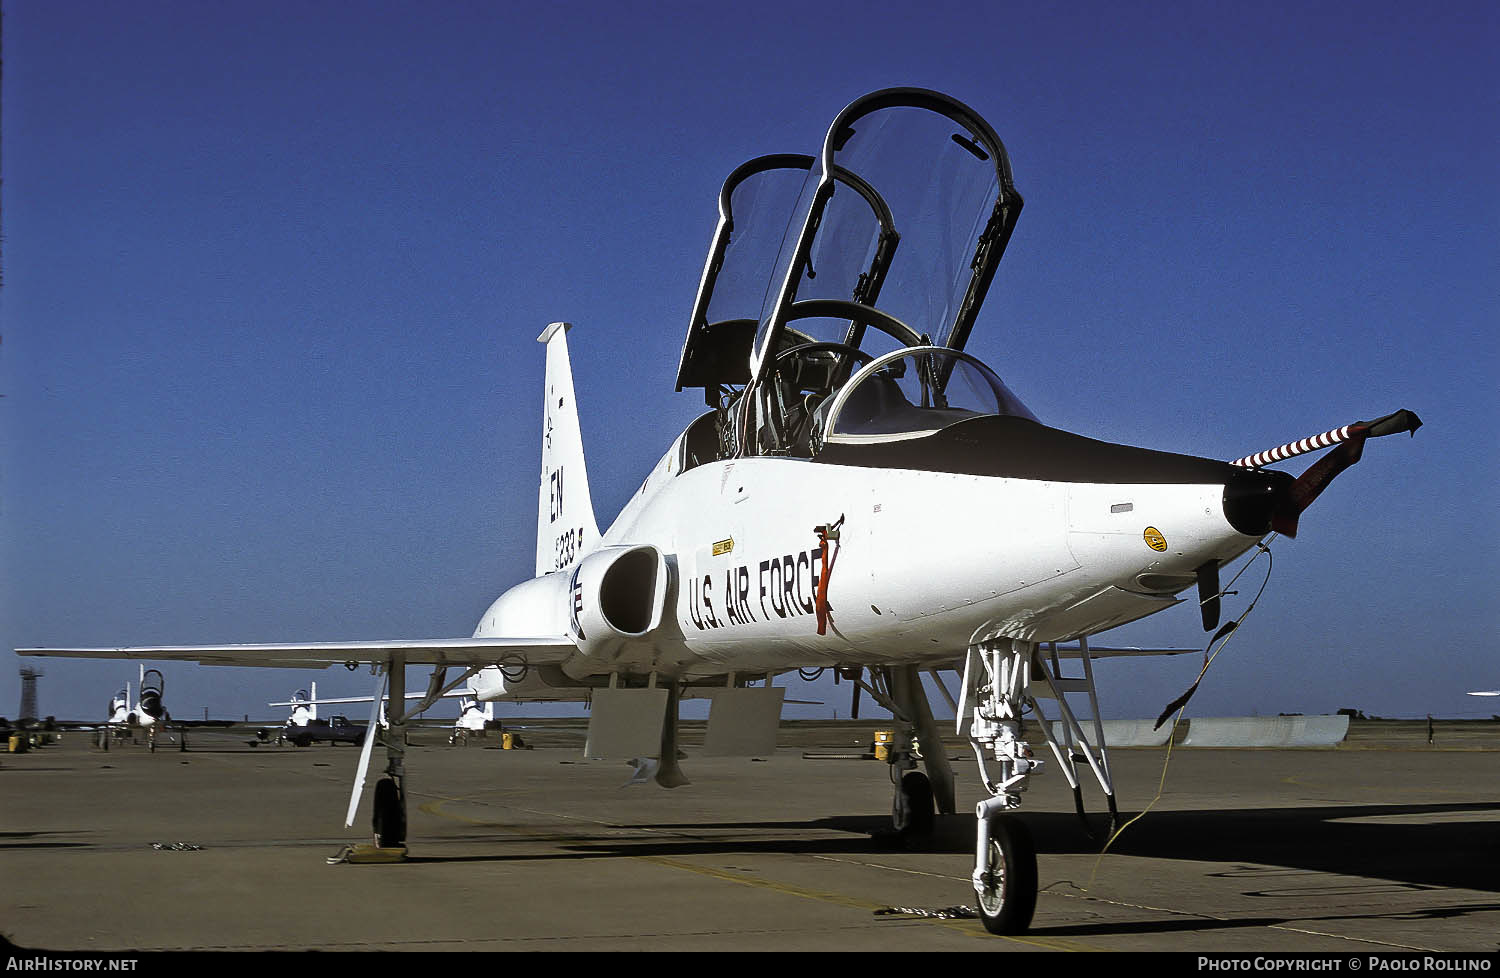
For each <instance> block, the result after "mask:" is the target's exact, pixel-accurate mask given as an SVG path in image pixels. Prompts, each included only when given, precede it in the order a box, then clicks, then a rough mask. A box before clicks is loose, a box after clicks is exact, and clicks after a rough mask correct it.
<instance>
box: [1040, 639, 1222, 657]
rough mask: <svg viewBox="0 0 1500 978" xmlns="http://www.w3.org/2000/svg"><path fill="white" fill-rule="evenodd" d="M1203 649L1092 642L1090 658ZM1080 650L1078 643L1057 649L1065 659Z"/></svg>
mask: <svg viewBox="0 0 1500 978" xmlns="http://www.w3.org/2000/svg"><path fill="white" fill-rule="evenodd" d="M1043 651H1044V652H1045V651H1046V649H1045V647H1044V648H1043ZM1202 651H1203V650H1202V649H1140V648H1122V647H1119V646H1111V645H1095V644H1094V643H1092V642H1090V643H1089V658H1091V659H1108V658H1112V657H1115V656H1138V655H1185V654H1187V653H1189V652H1202ZM1078 652H1079V649H1078V646H1076V645H1074V646H1069V647H1066V648H1060V649H1058V650H1057V654H1058V656H1059V657H1060V658H1063V659H1076V658H1078Z"/></svg>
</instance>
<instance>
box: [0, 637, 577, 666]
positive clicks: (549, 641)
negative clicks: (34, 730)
mask: <svg viewBox="0 0 1500 978" xmlns="http://www.w3.org/2000/svg"><path fill="white" fill-rule="evenodd" d="M576 650H577V646H576V645H574V644H573V641H572V640H571V639H569V638H567V637H565V636H547V637H539V638H509V637H506V638H440V639H417V640H400V641H388V642H303V643H271V644H259V645H141V646H133V647H128V648H73V649H67V648H58V649H16V654H17V655H40V656H57V657H63V658H75V659H163V660H172V661H177V662H197V663H200V664H202V665H206V666H259V667H263V668H271V669H288V668H293V669H295V668H303V669H323V668H326V667H328V666H335V665H347V664H348V663H351V662H354V663H382V664H383V663H389V662H390V661H392V660H393V659H395V658H397V657H399V658H402V659H405V660H406V663H407V664H408V665H454V666H487V665H500V664H503V663H505V661H506V660H507V659H510V658H512V657H515V656H520V657H523V658H525V660H526V661H527V662H528V663H530V664H532V665H536V664H543V663H550V662H561V661H562V660H563V659H566V658H567V657H568V656H569V655H571V654H572V653H573V652H575V651H576Z"/></svg>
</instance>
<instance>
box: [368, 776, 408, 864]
mask: <svg viewBox="0 0 1500 978" xmlns="http://www.w3.org/2000/svg"><path fill="white" fill-rule="evenodd" d="M374 808H375V812H374V816H373V817H372V819H371V821H372V822H373V824H374V827H375V844H376V845H377V846H379V847H380V848H382V849H399V848H401V847H402V846H404V845H406V802H405V800H404V799H403V798H402V797H401V788H400V786H399V785H397V784H396V781H395V779H394V778H381V779H380V780H379V781H377V782H375V804H374Z"/></svg>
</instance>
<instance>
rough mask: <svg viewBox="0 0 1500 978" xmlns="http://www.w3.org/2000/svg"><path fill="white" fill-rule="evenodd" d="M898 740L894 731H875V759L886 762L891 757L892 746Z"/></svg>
mask: <svg viewBox="0 0 1500 978" xmlns="http://www.w3.org/2000/svg"><path fill="white" fill-rule="evenodd" d="M895 740H896V732H895V731H894V730H877V731H875V759H876V760H877V761H884V760H886V759H887V758H888V757H889V756H890V750H891V744H892V743H894V742H895Z"/></svg>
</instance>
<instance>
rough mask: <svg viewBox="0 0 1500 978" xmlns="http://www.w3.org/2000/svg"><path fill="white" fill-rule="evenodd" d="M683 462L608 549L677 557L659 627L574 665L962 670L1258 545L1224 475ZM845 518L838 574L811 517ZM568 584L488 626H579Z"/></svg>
mask: <svg viewBox="0 0 1500 978" xmlns="http://www.w3.org/2000/svg"><path fill="white" fill-rule="evenodd" d="M679 457H680V456H679V454H678V452H677V451H676V446H674V448H673V450H670V451H668V452H667V454H666V455H664V456H663V457H662V460H661V461H660V462H659V463H658V464H657V466H656V467H655V468H654V469H653V470H652V472H651V474H650V476H648V477H647V479H646V481H645V482H644V483H643V485H642V486H641V489H640V491H639V492H637V493H636V494H635V496H634V497H633V498H632V500H631V502H630V503H629V504H627V505H626V507H625V508H624V510H623V511H622V512H621V513H620V515H619V517H618V519H617V520H616V521H615V523H614V525H613V526H612V527H611V528H610V529H609V531H608V532H606V533H605V534H604V536H603V539H602V541H601V544H602V545H605V546H608V545H618V544H649V545H651V546H654V547H655V548H657V549H658V550H660V551H661V553H663V554H664V555H666V557H667V564H668V566H669V567H672V568H673V569H674V570H673V572H672V574H671V583H670V587H669V588H668V589H667V607H666V613H665V614H664V615H663V616H662V623H661V625H660V626H659V627H657V628H656V629H654V630H653V631H652V632H651V633H650V634H649V635H646V636H643V637H642V638H640V639H639V640H635V641H629V642H626V643H625V644H624V647H623V648H622V649H620V650H618V651H617V652H615V653H612V654H611V655H610V656H609V657H607V658H603V659H600V660H599V661H590V660H589V657H588V656H587V655H586V654H584V653H583V652H580V653H579V654H578V655H577V656H575V657H574V658H573V659H572V660H570V661H569V662H568V663H567V664H566V665H565V670H566V671H567V672H568V673H569V674H570V675H572V676H574V677H581V676H583V675H588V674H593V675H601V674H608V673H610V672H645V671H649V670H656V671H660V672H662V673H663V674H669V675H671V674H675V675H679V676H681V677H685V678H687V677H694V678H696V677H703V676H710V675H723V674H726V673H730V672H737V673H749V674H754V673H757V672H759V673H764V672H770V671H775V670H783V669H790V668H797V667H812V666H820V665H822V666H827V665H835V664H843V665H864V664H875V663H891V662H899V661H910V662H932V663H951V662H952V661H954V660H955V659H956V658H957V657H958V656H959V655H961V654H962V653H963V651H964V650H965V649H966V648H967V647H969V646H970V645H973V644H975V643H976V642H980V641H985V640H989V639H995V638H1016V639H1023V640H1028V641H1039V642H1045V641H1060V640H1065V639H1071V638H1074V637H1077V636H1078V635H1087V634H1092V633H1094V632H1097V631H1100V630H1102V629H1103V628H1107V627H1112V626H1114V625H1118V624H1122V623H1124V622H1126V621H1131V620H1134V619H1136V618H1139V617H1142V616H1144V615H1147V614H1150V613H1152V612H1155V611H1158V610H1161V609H1163V608H1166V607H1169V606H1171V605H1172V604H1175V603H1176V599H1175V598H1174V597H1173V596H1172V595H1173V594H1175V592H1177V591H1181V590H1183V589H1184V588H1186V587H1188V586H1190V585H1191V584H1192V583H1193V581H1194V571H1195V569H1196V568H1198V567H1199V566H1201V565H1203V564H1204V563H1206V562H1208V561H1210V560H1213V561H1218V562H1219V563H1223V562H1225V561H1228V560H1230V559H1233V558H1234V557H1236V556H1238V555H1239V554H1241V553H1243V552H1244V551H1245V550H1246V549H1248V548H1249V547H1251V546H1253V545H1254V543H1255V539H1256V538H1254V537H1250V536H1246V535H1244V534H1242V533H1239V532H1237V531H1236V530H1234V529H1233V528H1232V527H1231V526H1230V525H1229V523H1228V522H1227V521H1226V519H1225V516H1224V513H1223V504H1222V494H1223V490H1224V486H1223V485H1222V484H1207V485H1182V484H1167V485H1119V484H1109V485H1095V484H1079V483H1067V482H1044V481H1033V480H1026V479H1013V478H996V477H989V476H976V475H962V474H952V473H944V472H929V471H911V470H902V469H891V468H866V467H857V466H848V465H836V464H824V463H818V462H812V461H807V460H800V459H792V458H778V457H769V458H744V459H737V460H727V461H718V462H711V463H707V464H704V465H701V466H698V467H696V468H692V469H689V470H688V471H686V472H680V473H679V472H676V471H674V470H675V468H676V466H677V464H678V462H677V459H678V458H679ZM840 520H842V524H841V526H840V527H839V533H838V539H837V540H834V541H831V542H830V543H829V545H828V553H829V557H830V560H829V562H828V567H825V566H824V560H823V551H822V546H821V544H820V539H819V536H818V534H817V532H816V529H815V528H816V527H819V526H829V525H833V524H835V523H837V522H838V521H840ZM564 570H566V569H564ZM830 571H831V572H830ZM825 576H826V577H827V578H828V583H827V608H828V611H829V618H828V627H827V629H826V633H825V634H821V635H820V634H818V628H817V614H816V611H817V593H818V587H819V583H820V581H821V580H822V579H823V578H824V577H825ZM1143 576H1144V577H1143ZM568 578H569V575H568V574H567V573H565V572H563V571H559V572H554V573H551V574H547V575H543V576H542V577H539V578H537V579H535V580H533V581H528V582H525V583H523V584H521V585H519V586H517V587H516V588H513V589H512V590H511V591H509V592H507V593H506V594H505V595H502V596H501V598H500V599H498V600H497V601H496V602H495V604H494V605H493V606H492V607H491V609H490V610H489V611H488V612H487V613H486V615H485V618H484V619H483V620H482V621H481V622H480V625H479V628H478V629H477V630H476V632H475V634H476V635H477V636H481V637H482V636H486V635H504V634H547V633H556V632H559V631H565V630H567V628H568V623H569V620H570V619H569V610H570V602H571V601H572V600H573V594H572V592H571V590H570V588H569V581H568ZM1143 582H1144V583H1143Z"/></svg>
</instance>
